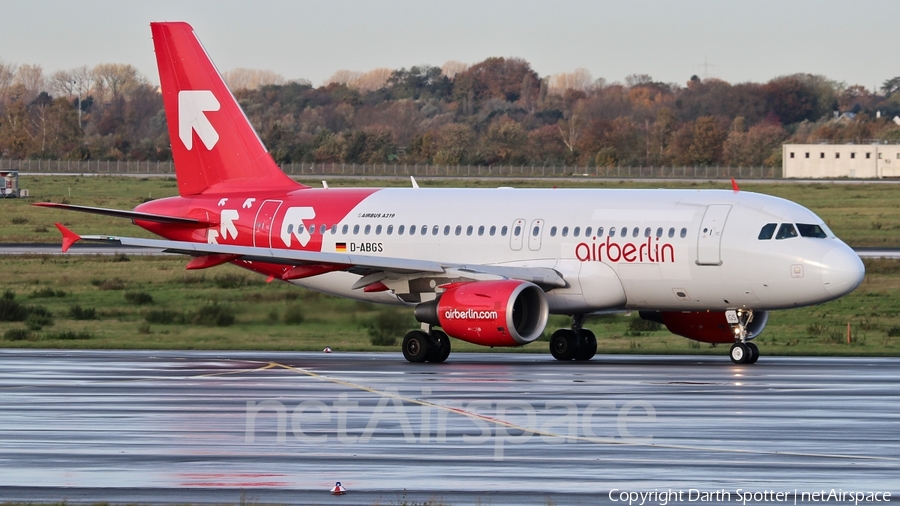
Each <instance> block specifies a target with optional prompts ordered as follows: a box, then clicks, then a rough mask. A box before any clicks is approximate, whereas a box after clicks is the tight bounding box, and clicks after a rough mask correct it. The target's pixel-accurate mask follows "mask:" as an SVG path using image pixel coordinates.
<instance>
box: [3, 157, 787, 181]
mask: <svg viewBox="0 0 900 506" xmlns="http://www.w3.org/2000/svg"><path fill="white" fill-rule="evenodd" d="M0 170H17V171H19V172H20V173H23V174H32V173H33V174H99V175H103V174H125V175H128V174H130V175H140V174H147V175H161V174H162V175H166V174H172V175H174V173H175V171H174V167H173V165H172V162H146V161H145V162H141V161H116V160H83V161H79V160H7V159H2V158H0ZM281 170H283V171H284V172H285V173H286V174H288V175H290V176H297V177H318V176H362V177H365V176H368V177H394V176H398V177H406V176H418V177H450V178H453V177H458V178H470V177H555V178H559V177H573V178H583V177H588V178H626V179H641V178H679V179H728V178H732V177H733V178H740V179H775V178H781V177H782V170H781V167H718V166H712V167H710V166H699V167H692V166H687V167H578V166H565V165H562V166H560V165H556V166H550V165H425V164H412V163H377V164H359V163H286V164H281Z"/></svg>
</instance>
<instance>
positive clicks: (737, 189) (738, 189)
mask: <svg viewBox="0 0 900 506" xmlns="http://www.w3.org/2000/svg"><path fill="white" fill-rule="evenodd" d="M731 189H732V190H734V193H737V192H739V191H741V189H740V188H738V184H737V181H735V180H734V178H731Z"/></svg>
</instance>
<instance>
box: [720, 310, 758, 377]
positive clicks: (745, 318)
mask: <svg viewBox="0 0 900 506" xmlns="http://www.w3.org/2000/svg"><path fill="white" fill-rule="evenodd" d="M725 317H726V318H727V319H728V323H730V324H731V330H732V331H733V332H734V341H735V342H734V344H733V345H732V346H731V350H730V352H729V355H730V356H731V361H732V362H734V363H735V364H755V363H756V361H757V360H759V348H757V346H756V345H755V344H753V343H751V342H749V341H747V326H748V325H750V322H752V321H753V310H752V309H737V310H731V311H726V312H725Z"/></svg>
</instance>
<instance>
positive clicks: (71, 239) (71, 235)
mask: <svg viewBox="0 0 900 506" xmlns="http://www.w3.org/2000/svg"><path fill="white" fill-rule="evenodd" d="M56 228H58V229H59V231H60V232H62V236H63V240H62V252H63V253H65V252H66V251H69V248H71V247H72V245H73V244H75V243H76V242H77V241H78V240H79V239H81V236H80V235H78V234H76V233H75V232H72V231H71V230H69V229H68V228H66V227H65V225H63V224H62V223H57V224H56Z"/></svg>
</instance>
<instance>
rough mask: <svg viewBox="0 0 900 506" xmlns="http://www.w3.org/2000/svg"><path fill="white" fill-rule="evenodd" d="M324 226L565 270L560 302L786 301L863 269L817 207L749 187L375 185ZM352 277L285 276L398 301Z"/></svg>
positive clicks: (553, 301)
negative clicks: (784, 232) (774, 232)
mask: <svg viewBox="0 0 900 506" xmlns="http://www.w3.org/2000/svg"><path fill="white" fill-rule="evenodd" d="M328 191H335V190H328V189H306V190H301V191H298V192H295V194H294V198H295V199H296V200H297V201H302V200H303V193H304V192H328ZM310 221H314V220H310ZM312 224H314V223H312ZM766 224H775V225H776V227H780V226H781V225H782V224H792V225H795V224H805V225H818V226H820V227H821V229H822V230H824V231H825V235H826V236H825V237H802V236H795V237H786V238H783V239H776V238H775V237H772V238H771V239H759V238H758V237H759V234H760V231H761V229H762V228H763V227H764V226H765V225H766ZM332 225H333V224H328V228H327V229H326V232H325V234H323V235H322V238H321V239H322V251H336V250H340V249H339V248H340V246H341V245H343V246H344V247H346V248H347V249H346V251H347V252H348V253H356V254H364V255H371V256H388V257H400V258H410V259H427V260H432V261H438V262H446V263H448V264H481V265H510V266H522V267H547V268H552V269H555V270H556V271H557V272H559V273H560V274H561V275H562V276H563V277H564V278H565V279H566V280H567V282H568V283H569V286H567V287H566V288H557V289H553V290H550V291H548V292H547V299H548V302H549V304H550V309H551V312H553V313H560V314H572V313H589V312H596V311H604V310H610V309H656V310H674V311H679V310H683V311H697V310H726V309H735V308H747V309H755V310H769V309H781V308H790V307H798V306H804V305H810V304H816V303H820V302H824V301H827V300H831V299H835V298H837V297H840V296H841V295H844V294H846V293H848V292H850V291H851V290H852V289H853V288H855V287H856V286H857V285H858V284H859V282H861V280H862V276H863V274H864V269H863V267H862V263H861V262H860V260H859V257H858V256H857V255H856V254H855V253H854V252H853V251H852V250H851V249H850V248H849V247H848V246H847V245H846V244H844V243H843V242H842V241H840V240H839V239H837V238H836V237H834V235H833V234H832V233H831V232H830V231H828V228H827V227H826V226H825V225H824V222H823V221H822V219H821V218H819V217H818V216H816V215H815V214H814V213H812V212H811V211H809V210H808V209H806V208H804V207H802V206H800V205H798V204H795V203H793V202H790V201H787V200H784V199H780V198H777V197H771V196H767V195H761V194H756V193H751V192H733V191H718V190H615V189H609V190H596V189H511V188H510V189H505V188H500V189H424V188H423V189H382V190H379V191H376V192H374V193H373V194H372V195H370V196H368V197H366V198H365V199H364V200H362V201H361V202H360V203H359V204H358V205H356V207H355V208H353V210H352V211H351V212H350V213H348V214H347V215H346V217H345V218H344V219H343V220H341V222H340V223H338V224H337V226H336V227H332ZM318 227H319V226H318V225H317V227H316V230H315V231H313V233H321V229H319V228H318ZM413 228H415V233H414V234H411V233H410V230H411V229H413ZM423 232H424V233H423ZM358 278H359V276H357V275H354V274H351V273H347V272H332V273H329V274H323V275H320V276H316V277H312V278H307V279H303V280H298V281H295V283H296V284H298V285H301V286H306V287H308V288H312V289H315V290H320V291H323V292H327V293H332V294H335V295H339V296H343V297H351V298H356V299H360V300H368V301H374V302H383V303H394V304H396V303H401V302H400V301H399V300H398V299H397V297H396V296H394V295H393V294H392V293H391V292H378V293H364V292H363V291H362V290H358V289H357V290H352V289H350V287H351V286H352V285H353V283H354V282H355V281H356V279H358Z"/></svg>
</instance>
